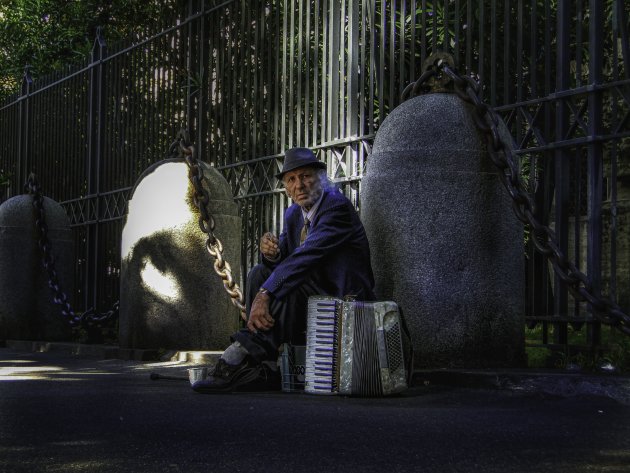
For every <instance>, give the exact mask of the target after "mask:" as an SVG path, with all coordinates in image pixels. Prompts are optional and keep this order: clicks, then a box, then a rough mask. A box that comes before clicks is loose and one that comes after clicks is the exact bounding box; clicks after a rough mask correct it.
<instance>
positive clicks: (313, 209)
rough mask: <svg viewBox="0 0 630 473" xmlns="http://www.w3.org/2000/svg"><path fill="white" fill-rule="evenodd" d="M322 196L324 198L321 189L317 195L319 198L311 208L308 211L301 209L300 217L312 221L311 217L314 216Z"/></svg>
mask: <svg viewBox="0 0 630 473" xmlns="http://www.w3.org/2000/svg"><path fill="white" fill-rule="evenodd" d="M323 198H324V192H323V191H322V195H320V196H319V199H317V202H315V204H314V205H313V206H312V207H311V209H310V210H309V211H308V212H307V211H306V210H304V209H302V218H303V219H304V220H306V219H307V218H308V221H309V222H312V221H313V218H315V214H316V213H317V210H319V204H321V202H322V199H323Z"/></svg>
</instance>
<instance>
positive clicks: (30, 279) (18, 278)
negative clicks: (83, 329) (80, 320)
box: [0, 195, 74, 341]
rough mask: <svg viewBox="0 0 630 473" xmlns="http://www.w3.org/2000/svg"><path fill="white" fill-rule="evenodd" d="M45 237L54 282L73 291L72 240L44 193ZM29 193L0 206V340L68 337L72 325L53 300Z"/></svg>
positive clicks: (65, 220) (60, 211)
mask: <svg viewBox="0 0 630 473" xmlns="http://www.w3.org/2000/svg"><path fill="white" fill-rule="evenodd" d="M43 205H44V212H45V215H46V224H47V226H48V233H47V234H48V239H49V240H50V243H51V246H52V255H53V257H54V260H55V268H56V271H57V274H58V277H59V283H60V285H61V286H62V289H63V291H64V292H65V293H66V294H67V295H68V297H69V298H70V299H72V295H73V294H74V240H73V237H72V230H70V222H69V220H68V216H67V215H66V212H65V211H64V209H63V208H62V207H61V206H60V205H59V204H58V203H57V202H55V201H53V200H52V199H49V198H48V197H44V204H43ZM38 241H39V231H38V229H37V228H36V226H35V214H34V208H33V196H31V195H19V196H16V197H13V198H11V199H9V200H7V201H6V202H4V203H3V204H2V205H0V340H11V339H13V340H43V341H64V340H70V339H71V337H72V330H71V328H70V325H69V324H68V320H67V319H65V318H64V317H63V316H62V315H61V307H60V306H58V305H57V304H55V303H54V301H53V294H52V292H51V290H50V288H49V287H48V275H47V272H46V270H45V269H44V267H43V266H42V253H41V250H40V249H39V245H38Z"/></svg>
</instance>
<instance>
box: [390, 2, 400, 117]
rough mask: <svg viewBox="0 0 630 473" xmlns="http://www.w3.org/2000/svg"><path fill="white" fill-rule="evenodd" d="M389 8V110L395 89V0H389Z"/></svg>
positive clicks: (391, 106)
mask: <svg viewBox="0 0 630 473" xmlns="http://www.w3.org/2000/svg"><path fill="white" fill-rule="evenodd" d="M401 1H402V0H401ZM389 8H390V12H389V14H390V19H389V95H388V97H387V106H388V107H387V111H388V112H391V111H392V109H393V108H394V106H395V92H394V91H395V90H396V89H395V82H396V0H391V1H390V7H389Z"/></svg>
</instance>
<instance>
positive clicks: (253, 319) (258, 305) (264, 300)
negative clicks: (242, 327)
mask: <svg viewBox="0 0 630 473" xmlns="http://www.w3.org/2000/svg"><path fill="white" fill-rule="evenodd" d="M269 301H270V297H269V294H265V293H262V292H259V293H258V294H256V297H254V300H253V301H252V308H251V310H250V312H249V321H248V322H247V329H248V330H249V331H250V332H253V333H255V332H257V331H258V330H269V329H270V328H271V327H273V324H274V322H275V321H274V319H273V317H272V316H271V313H270V312H269Z"/></svg>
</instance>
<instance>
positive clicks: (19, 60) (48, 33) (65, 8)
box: [0, 0, 185, 100]
mask: <svg viewBox="0 0 630 473" xmlns="http://www.w3.org/2000/svg"><path fill="white" fill-rule="evenodd" d="M184 3H185V0H171V1H161V0H147V1H143V2H134V1H129V0H109V1H107V2H103V1H100V0H83V1H71V0H0V100H2V99H3V98H5V97H7V96H9V95H11V94H13V93H15V92H17V91H18V90H19V88H20V83H21V80H22V75H23V71H24V66H25V65H26V64H29V65H31V66H32V69H31V71H32V74H33V76H34V77H41V76H43V75H47V74H50V73H52V72H56V71H62V70H64V68H65V67H66V65H67V64H69V63H76V62H78V61H82V60H84V59H85V58H86V57H87V56H88V55H89V53H90V51H91V49H92V46H93V44H94V40H95V38H96V31H97V28H98V27H99V26H100V27H102V28H103V31H104V34H105V36H106V37H107V38H108V40H109V41H116V40H119V39H121V38H127V37H130V36H132V35H139V34H141V33H142V32H144V31H146V30H147V29H148V28H150V27H152V26H153V25H155V24H156V23H164V22H163V21H161V20H163V19H165V18H172V15H173V12H174V11H181V9H182V6H183V4H184Z"/></svg>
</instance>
